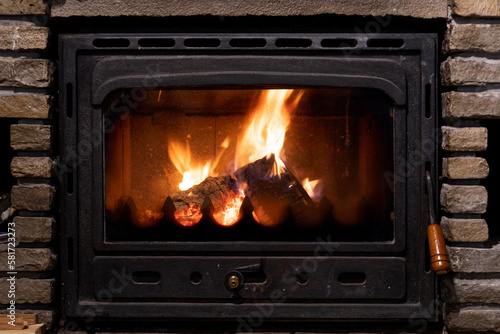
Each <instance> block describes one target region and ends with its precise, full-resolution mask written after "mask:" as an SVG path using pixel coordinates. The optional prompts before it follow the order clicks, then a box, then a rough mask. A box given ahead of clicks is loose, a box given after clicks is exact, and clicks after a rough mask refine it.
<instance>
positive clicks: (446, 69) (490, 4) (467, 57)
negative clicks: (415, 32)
mask: <svg viewBox="0 0 500 334" xmlns="http://www.w3.org/2000/svg"><path fill="white" fill-rule="evenodd" d="M450 11H451V15H450V17H449V22H448V28H447V31H446V35H445V40H444V43H443V48H442V52H443V54H444V55H445V56H446V60H445V61H444V62H443V63H442V64H441V80H442V90H443V91H445V92H444V93H442V95H441V98H442V113H443V118H444V121H445V124H446V125H445V126H443V127H442V133H443V139H442V149H443V173H442V176H443V180H444V181H443V186H442V189H441V206H442V209H443V211H444V213H445V214H444V215H443V217H442V220H441V225H442V227H443V233H444V235H445V238H446V239H447V240H448V242H449V255H450V259H451V262H452V270H453V274H452V275H448V277H446V278H445V279H444V280H443V281H442V282H441V283H442V294H443V298H444V300H445V301H446V306H445V314H444V319H445V324H446V326H447V329H448V331H449V332H483V331H494V332H500V280H499V279H498V273H500V247H499V246H498V245H496V246H493V247H488V244H487V243H485V242H486V241H487V240H488V238H489V233H488V232H489V231H488V224H487V222H486V221H485V220H484V219H482V214H484V213H485V212H486V210H487V202H488V191H487V190H488V189H487V188H488V187H492V186H494V185H491V184H488V183H486V182H484V181H483V180H485V179H487V177H488V174H489V166H488V162H487V161H486V160H485V159H484V158H482V157H481V155H482V154H483V153H484V152H485V151H486V150H490V151H491V150H498V148H499V145H500V143H492V142H488V129H487V128H486V127H484V126H482V125H481V120H490V119H500V91H498V84H499V83H500V60H499V59H498V53H500V2H498V1H497V0H480V1H478V0H451V2H450ZM483 184H486V187H485V186H484V185H483ZM489 223H490V224H494V223H498V222H489Z"/></svg>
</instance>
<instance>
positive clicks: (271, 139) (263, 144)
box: [168, 89, 304, 226]
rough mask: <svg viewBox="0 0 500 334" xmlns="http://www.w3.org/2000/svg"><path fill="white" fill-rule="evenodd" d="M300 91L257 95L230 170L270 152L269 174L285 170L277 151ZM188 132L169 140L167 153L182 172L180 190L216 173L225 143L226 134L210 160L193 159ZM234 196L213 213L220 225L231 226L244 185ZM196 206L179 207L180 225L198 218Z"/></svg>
mask: <svg viewBox="0 0 500 334" xmlns="http://www.w3.org/2000/svg"><path fill="white" fill-rule="evenodd" d="M303 93H304V91H294V90H293V89H270V90H265V91H263V92H262V93H261V95H260V96H259V99H258V101H257V104H256V106H255V107H254V108H253V112H252V113H251V116H250V120H249V122H248V125H247V126H246V127H245V128H244V131H242V134H241V136H239V138H238V140H237V142H236V150H235V152H236V154H235V163H234V169H233V170H232V171H233V172H234V171H235V170H237V169H238V168H240V167H242V166H244V165H247V164H249V163H252V162H254V161H256V160H258V159H261V158H263V157H266V156H267V157H270V156H271V155H272V154H274V157H275V159H274V166H273V170H272V172H271V175H268V176H276V175H278V176H280V175H281V173H283V172H284V171H285V164H284V162H283V160H281V151H282V148H283V144H284V142H285V134H286V131H287V128H288V126H289V124H290V120H291V118H290V117H291V116H290V115H291V113H292V111H293V110H294V109H295V107H296V106H297V104H298V102H299V100H300V98H301V96H302V94H303ZM189 139H190V136H188V138H187V139H186V144H185V145H184V144H183V143H181V142H178V141H175V140H169V143H168V155H169V157H170V160H171V161H172V163H173V165H174V166H175V168H176V169H177V170H178V171H179V173H180V174H181V175H182V182H181V183H180V184H179V189H180V190H187V189H189V188H191V187H192V186H194V185H197V184H199V183H201V182H202V181H204V180H205V179H206V178H207V177H209V176H217V172H216V171H215V169H216V167H217V164H218V162H219V160H220V158H221V156H222V153H223V152H224V150H225V149H226V148H228V147H229V138H226V139H225V140H224V142H223V143H222V144H221V147H222V148H223V150H220V152H219V154H218V155H217V156H216V157H215V158H214V159H213V160H210V161H207V162H205V163H197V162H194V161H192V158H191V149H190V146H189ZM239 186H240V187H241V188H240V189H238V192H237V193H236V194H235V196H234V197H232V198H229V199H228V200H227V203H226V204H225V208H224V209H223V210H221V211H219V212H216V213H215V214H214V219H215V220H216V221H217V223H218V224H220V225H222V226H232V225H234V224H236V222H237V221H238V219H239V211H240V208H241V205H242V203H243V200H244V198H245V189H244V187H245V185H239ZM201 216H202V213H201V210H200V208H199V207H196V206H190V207H188V208H185V209H184V210H182V211H179V210H177V211H176V212H175V218H176V220H177V221H178V222H179V223H180V224H181V225H183V226H192V225H194V224H196V223H198V221H199V220H200V219H201Z"/></svg>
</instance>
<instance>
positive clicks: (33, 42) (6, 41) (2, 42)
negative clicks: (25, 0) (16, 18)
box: [0, 24, 49, 51]
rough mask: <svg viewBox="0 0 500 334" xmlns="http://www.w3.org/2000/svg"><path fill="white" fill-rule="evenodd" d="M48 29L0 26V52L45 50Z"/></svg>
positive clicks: (24, 25)
mask: <svg viewBox="0 0 500 334" xmlns="http://www.w3.org/2000/svg"><path fill="white" fill-rule="evenodd" d="M48 41H49V29H48V28H45V27H37V26H33V25H28V24H23V25H5V24H0V50H13V51H31V50H33V51H38V50H44V49H45V48H47V43H48Z"/></svg>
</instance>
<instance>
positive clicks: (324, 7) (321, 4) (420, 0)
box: [51, 0, 447, 18]
mask: <svg viewBox="0 0 500 334" xmlns="http://www.w3.org/2000/svg"><path fill="white" fill-rule="evenodd" d="M318 14H343V15H374V16H384V15H400V16H412V17H421V18H437V17H440V18H446V16H447V1H445V0H366V1H352V0H351V1H350V0H336V1H329V0H298V1H291V0H277V1H264V0H259V1H244V0H219V1H205V0H192V1H183V0H171V1H169V2H168V5H165V2H164V1H162V0H145V1H143V2H142V3H141V6H137V3H136V1H134V0H115V1H109V0H92V5H91V6H90V5H89V3H88V2H87V1H82V0H54V1H53V2H52V8H51V15H52V16H53V17H70V16H154V17H160V16H186V15H187V16H193V15H218V16H246V15H257V16H260V15H268V16H290V15H318Z"/></svg>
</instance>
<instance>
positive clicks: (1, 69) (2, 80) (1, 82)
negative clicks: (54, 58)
mask: <svg viewBox="0 0 500 334" xmlns="http://www.w3.org/2000/svg"><path fill="white" fill-rule="evenodd" d="M53 72H54V65H53V64H52V63H51V62H50V61H48V60H47V59H23V58H0V86H10V87H48V86H50V84H51V83H52V79H53V78H52V77H53V75H52V74H53Z"/></svg>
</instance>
